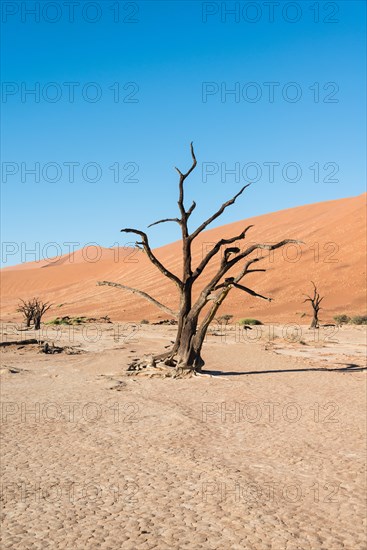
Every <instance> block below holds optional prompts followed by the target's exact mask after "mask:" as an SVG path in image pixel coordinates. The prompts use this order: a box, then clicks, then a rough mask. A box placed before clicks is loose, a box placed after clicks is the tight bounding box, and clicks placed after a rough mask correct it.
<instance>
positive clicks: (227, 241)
mask: <svg viewBox="0 0 367 550" xmlns="http://www.w3.org/2000/svg"><path fill="white" fill-rule="evenodd" d="M251 227H254V226H253V225H248V226H247V227H246V228H245V229H244V230H243V231H242V232H241V233H240V234H239V235H236V236H235V237H230V238H229V239H221V240H220V241H218V242H217V243H216V244H215V245H214V246H213V248H212V249H211V250H210V251H209V252H208V253H207V255H206V256H205V257H204V258H203V259H202V261H201V262H200V264H199V265H198V266H197V268H196V269H195V271H194V273H193V275H192V277H193V279H194V280H195V279H197V277H199V275H200V273H202V271H203V270H204V268H205V267H206V265H207V264H208V263H209V262H210V260H211V259H212V258H213V256H215V255H216V254H217V253H218V252H219V250H220V249H221V247H222V246H224V245H226V244H232V243H234V242H236V241H240V240H242V239H244V238H245V237H246V233H247V231H248V230H249V229H251Z"/></svg>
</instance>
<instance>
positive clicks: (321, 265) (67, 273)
mask: <svg viewBox="0 0 367 550" xmlns="http://www.w3.org/2000/svg"><path fill="white" fill-rule="evenodd" d="M366 196H367V195H366V193H365V194H363V195H360V196H358V197H352V198H348V199H341V200H336V201H327V202H322V203H317V204H311V205H306V206H300V207H298V208H292V209H288V210H282V211H280V212H274V213H271V214H266V215H263V216H258V217H255V218H250V219H247V220H243V221H239V222H235V223H231V224H228V225H224V226H222V227H219V228H214V229H209V230H207V231H205V232H203V233H202V234H201V235H199V237H198V239H197V240H195V241H194V246H193V262H194V264H196V265H197V264H198V263H199V261H200V259H201V258H202V256H203V254H204V253H205V252H206V251H207V250H208V248H209V247H210V246H212V245H213V243H215V242H217V241H218V240H219V239H221V238H222V237H230V236H233V235H238V234H239V233H240V232H241V231H242V230H243V229H244V228H245V227H246V226H247V225H254V227H253V228H252V229H251V230H250V231H249V232H248V236H247V238H246V240H245V241H243V242H241V243H238V244H239V246H240V247H241V249H243V247H244V246H248V245H249V244H253V243H255V242H265V243H274V242H277V241H280V240H283V239H284V238H294V239H298V240H301V241H303V242H304V244H302V245H297V246H294V245H288V246H286V247H285V248H283V249H279V250H276V251H274V252H273V253H272V254H271V255H270V256H269V258H268V259H264V260H263V261H262V262H261V267H262V268H266V269H267V272H266V273H264V274H255V275H248V276H247V277H246V285H247V286H250V288H254V289H255V290H256V291H257V292H260V293H261V294H264V295H265V296H269V297H272V298H273V302H272V303H271V304H269V303H268V302H265V301H263V300H255V299H253V298H252V297H250V296H248V295H246V294H243V293H241V292H239V291H237V290H232V291H231V293H230V294H229V296H228V299H227V300H226V303H225V304H224V305H223V308H222V313H229V314H232V315H233V316H234V320H238V319H240V318H243V317H255V318H259V319H261V320H262V321H266V322H279V321H280V322H300V317H301V315H303V314H305V315H304V316H303V317H302V319H303V322H306V321H308V319H309V317H310V312H309V309H308V308H307V306H306V305H305V304H303V303H302V301H303V296H302V294H303V293H309V292H311V290H312V286H311V283H310V280H314V281H315V283H316V284H317V286H318V288H319V290H320V292H321V294H322V295H325V299H324V302H323V307H324V309H323V310H322V311H321V318H322V320H323V321H326V322H330V321H331V320H332V317H333V315H335V314H340V313H347V314H351V315H358V314H363V313H364V312H365V309H366V295H365V292H364V288H365V280H366V262H365V250H366V221H365V212H366ZM152 221H154V220H152ZM120 223H121V227H123V220H122V221H121V222H120ZM151 231H152V232H153V231H154V228H152V230H151ZM118 236H119V235H118V234H117V235H116V237H117V238H118ZM120 237H121V242H122V244H126V243H127V241H128V240H129V241H132V240H134V237H131V236H130V237H124V236H122V235H120ZM111 238H115V236H111ZM124 239H125V241H124ZM46 250H47V248H46ZM51 250H53V249H51ZM155 253H156V255H157V257H158V258H159V259H160V260H161V261H162V262H163V263H164V264H165V265H167V267H169V268H170V269H171V271H173V272H174V273H176V274H178V275H180V274H181V264H180V258H181V256H180V253H181V244H180V242H175V243H172V244H170V245H167V246H164V247H161V248H158V249H156V250H155ZM259 253H261V251H260V252H259ZM266 254H268V253H267V252H264V255H266ZM218 261H219V257H218V259H217V261H214V260H213V261H212V263H211V264H210V265H209V266H208V269H207V271H206V272H204V273H203V274H202V276H201V277H200V278H199V279H198V281H197V288H196V293H197V292H198V291H199V289H200V288H201V287H202V285H203V284H205V282H208V280H209V277H210V276H212V275H213V273H214V271H215V269H216V267H217V263H218ZM0 274H1V283H2V291H1V297H2V300H1V310H0V314H1V320H2V321H16V320H20V317H19V314H16V308H17V303H18V301H19V298H23V299H28V298H32V297H33V296H40V297H42V299H43V300H48V301H51V302H52V303H53V304H54V306H55V307H53V308H52V309H51V310H50V311H48V312H47V314H46V316H45V320H49V319H51V318H53V317H55V316H62V315H91V316H95V317H99V316H102V315H109V316H110V317H111V319H112V320H113V321H122V320H127V321H140V320H142V319H148V320H156V319H159V318H162V317H165V315H163V316H162V312H161V311H160V310H157V309H156V308H155V307H154V306H153V305H152V304H150V303H149V302H146V301H144V300H143V299H140V298H139V299H137V297H136V296H134V295H131V294H128V293H126V292H124V291H122V290H120V289H115V288H109V287H98V286H96V282H97V281H98V280H109V281H114V282H120V283H123V284H126V285H128V286H134V287H136V288H138V289H140V290H144V291H146V292H148V294H152V295H153V296H154V297H155V298H156V299H157V300H159V301H161V302H163V303H164V304H166V305H168V306H170V307H171V308H174V309H175V308H177V299H178V298H177V293H176V287H175V286H174V284H173V283H171V282H168V283H167V279H166V278H165V277H164V276H163V275H162V274H161V272H160V271H158V270H157V269H156V268H155V267H154V266H152V265H151V264H150V262H149V260H147V258H146V256H145V254H144V253H143V252H141V251H139V250H137V249H132V248H130V247H128V246H127V247H125V248H124V247H123V246H122V247H121V248H115V249H107V248H103V249H102V248H101V247H93V246H91V247H87V248H84V249H81V250H76V251H75V252H74V253H73V254H71V255H65V256H62V257H60V258H58V259H55V260H52V261H51V260H43V261H39V262H28V263H24V264H21V265H19V266H15V267H8V268H5V269H2V270H1V272H0Z"/></svg>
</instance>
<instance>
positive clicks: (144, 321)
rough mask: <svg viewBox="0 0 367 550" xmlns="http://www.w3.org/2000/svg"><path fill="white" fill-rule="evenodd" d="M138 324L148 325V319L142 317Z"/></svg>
mask: <svg viewBox="0 0 367 550" xmlns="http://www.w3.org/2000/svg"><path fill="white" fill-rule="evenodd" d="M140 324H141V325H149V321H148V319H142V320H141V321H140Z"/></svg>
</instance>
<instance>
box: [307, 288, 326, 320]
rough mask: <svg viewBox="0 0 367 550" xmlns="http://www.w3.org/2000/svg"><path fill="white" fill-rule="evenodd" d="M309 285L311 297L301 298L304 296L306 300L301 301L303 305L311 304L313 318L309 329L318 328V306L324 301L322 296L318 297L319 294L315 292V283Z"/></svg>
mask: <svg viewBox="0 0 367 550" xmlns="http://www.w3.org/2000/svg"><path fill="white" fill-rule="evenodd" d="M311 283H312V284H313V296H309V295H308V294H303V296H306V299H305V300H303V303H305V302H311V306H312V310H313V317H312V321H311V326H310V328H319V310H320V309H321V308H320V304H321V302H322V300H323V299H324V296H322V297H320V294H319V293H318V292H317V288H316V285H315V283H314V282H313V281H311Z"/></svg>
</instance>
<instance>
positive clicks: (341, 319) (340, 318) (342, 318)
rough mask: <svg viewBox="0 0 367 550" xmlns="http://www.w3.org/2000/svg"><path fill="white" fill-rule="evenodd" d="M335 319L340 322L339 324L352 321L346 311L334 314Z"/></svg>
mask: <svg viewBox="0 0 367 550" xmlns="http://www.w3.org/2000/svg"><path fill="white" fill-rule="evenodd" d="M333 319H334V321H336V322H337V323H338V325H345V324H347V323H349V322H350V317H349V315H346V314H345V313H343V314H342V315H334V317H333Z"/></svg>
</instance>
